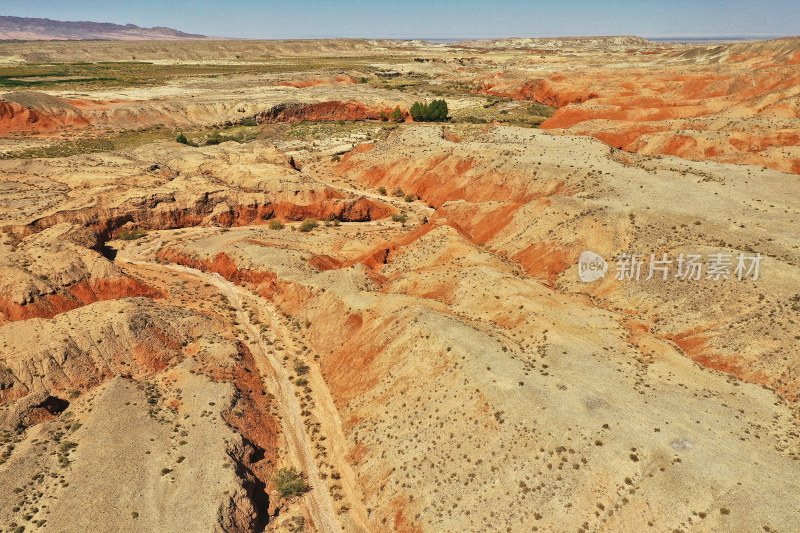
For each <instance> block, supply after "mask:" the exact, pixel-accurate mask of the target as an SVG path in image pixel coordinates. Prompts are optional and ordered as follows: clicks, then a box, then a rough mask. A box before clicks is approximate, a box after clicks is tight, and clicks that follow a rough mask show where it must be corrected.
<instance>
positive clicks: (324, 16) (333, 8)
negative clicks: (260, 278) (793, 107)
mask: <svg viewBox="0 0 800 533" xmlns="http://www.w3.org/2000/svg"><path fill="white" fill-rule="evenodd" d="M0 15H14V16H20V17H46V18H51V19H54V20H91V21H95V22H114V23H117V24H127V23H132V24H136V25H138V26H169V27H172V28H175V29H179V30H182V31H186V32H190V33H202V34H205V35H211V36H220V37H244V38H263V39H282V38H293V37H394V38H415V37H422V38H443V39H447V38H468V37H512V36H513V37H545V36H574V35H641V36H645V37H698V36H713V37H724V36H759V37H779V36H786V35H796V34H798V33H799V32H800V29H798V26H797V22H798V21H800V2H797V1H796V0H750V1H745V0H693V1H689V0H660V1H658V0H638V1H637V0H607V1H603V2H598V1H591V0H549V1H540V0H528V1H522V0H492V1H486V0H441V1H428V2H425V1H420V0H407V1H404V2H399V1H392V0H386V1H367V0H346V1H338V2H337V1H332V0H311V1H305V2H291V1H270V0H266V1H255V0H238V1H237V0H227V1H226V0H215V1H207V0H193V1H183V0H173V1H169V0H137V1H131V0H127V1H122V0H107V1H102V0H101V1H97V0H94V1H88V0H66V1H65V0H55V1H54V0H24V1H23V0H0Z"/></svg>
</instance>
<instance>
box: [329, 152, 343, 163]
mask: <svg viewBox="0 0 800 533" xmlns="http://www.w3.org/2000/svg"><path fill="white" fill-rule="evenodd" d="M341 160H342V156H340V155H339V154H336V155H335V156H333V157H331V161H333V162H334V163H338V162H339V161H341Z"/></svg>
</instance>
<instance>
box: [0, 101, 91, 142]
mask: <svg viewBox="0 0 800 533" xmlns="http://www.w3.org/2000/svg"><path fill="white" fill-rule="evenodd" d="M34 95H35V96H34ZM89 124H91V120H90V119H89V118H87V117H85V116H84V115H83V114H82V113H81V112H80V110H79V109H78V108H77V107H75V106H73V105H72V104H70V103H68V102H66V101H64V100H60V99H58V98H55V97H52V96H47V95H42V94H41V93H11V94H6V95H3V99H2V100H0V134H7V133H13V132H18V131H38V132H52V131H55V130H58V129H62V128H65V127H68V126H69V127H78V128H82V127H85V126H88V125H89Z"/></svg>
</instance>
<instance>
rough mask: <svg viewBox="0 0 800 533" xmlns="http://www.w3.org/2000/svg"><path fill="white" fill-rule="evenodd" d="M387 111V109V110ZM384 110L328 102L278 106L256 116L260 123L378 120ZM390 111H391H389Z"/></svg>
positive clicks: (348, 103) (359, 104) (360, 104)
mask: <svg viewBox="0 0 800 533" xmlns="http://www.w3.org/2000/svg"><path fill="white" fill-rule="evenodd" d="M387 109H388V108H387ZM382 111H383V112H384V113H385V112H386V109H384V108H378V107H368V106H366V105H364V104H362V103H361V102H357V101H348V102H340V101H330V102H319V103H314V104H299V103H292V104H280V105H277V106H275V107H273V108H271V109H268V110H267V111H263V112H261V113H259V114H258V115H256V119H257V120H258V121H259V122H262V123H268V124H271V123H278V122H288V123H293V122H302V121H304V120H319V121H325V120H378V119H380V116H381V112H382ZM390 111H391V110H390Z"/></svg>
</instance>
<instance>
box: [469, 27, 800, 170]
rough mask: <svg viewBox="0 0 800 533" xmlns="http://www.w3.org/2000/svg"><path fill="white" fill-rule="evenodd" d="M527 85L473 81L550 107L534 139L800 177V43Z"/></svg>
mask: <svg viewBox="0 0 800 533" xmlns="http://www.w3.org/2000/svg"><path fill="white" fill-rule="evenodd" d="M658 54H659V55H658V56H657V57H655V56H649V57H653V61H652V62H648V63H635V62H632V63H628V64H624V65H613V64H604V65H602V66H598V67H585V66H584V67H583V68H574V69H570V70H563V71H558V72H551V73H547V74H546V75H544V76H542V77H537V78H531V77H530V76H529V75H528V74H523V73H520V72H514V71H510V72H509V71H507V72H504V73H500V74H497V75H494V76H491V77H488V78H485V79H483V80H481V89H480V91H481V92H483V93H486V94H490V95H497V96H505V97H511V98H516V99H523V100H535V101H538V102H542V103H545V104H549V105H554V106H558V107H559V109H558V110H557V111H556V112H555V114H554V115H553V116H552V117H551V118H550V119H548V120H547V121H545V122H544V123H543V124H542V125H541V127H542V129H547V130H551V131H553V132H554V133H569V134H579V135H591V136H592V137H595V138H597V139H600V140H602V141H604V142H606V143H608V144H610V145H612V146H614V147H616V148H621V149H623V150H626V151H632V152H638V153H642V154H648V155H654V154H665V155H676V156H679V157H683V158H686V159H692V160H709V159H710V160H715V161H721V162H729V163H744V164H755V165H761V166H766V167H769V168H774V169H777V170H782V171H784V172H793V173H795V174H797V173H800V100H798V95H800V39H798V38H792V39H779V40H776V41H768V42H760V43H746V44H738V45H728V46H722V47H715V48H690V49H686V50H683V51H663V52H659V53H658Z"/></svg>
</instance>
